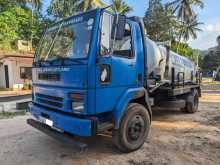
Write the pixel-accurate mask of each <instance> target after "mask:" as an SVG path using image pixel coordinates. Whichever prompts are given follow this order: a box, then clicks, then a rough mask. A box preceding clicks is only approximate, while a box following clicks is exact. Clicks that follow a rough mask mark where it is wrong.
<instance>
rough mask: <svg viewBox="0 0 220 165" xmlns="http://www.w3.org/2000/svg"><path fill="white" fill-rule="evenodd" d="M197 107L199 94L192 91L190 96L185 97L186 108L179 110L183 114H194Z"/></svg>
mask: <svg viewBox="0 0 220 165" xmlns="http://www.w3.org/2000/svg"><path fill="white" fill-rule="evenodd" d="M198 107H199V94H198V91H197V90H193V91H192V92H191V94H189V95H188V96H187V97H186V106H185V107H184V108H183V109H181V110H182V111H183V112H187V113H195V112H196V111H198Z"/></svg>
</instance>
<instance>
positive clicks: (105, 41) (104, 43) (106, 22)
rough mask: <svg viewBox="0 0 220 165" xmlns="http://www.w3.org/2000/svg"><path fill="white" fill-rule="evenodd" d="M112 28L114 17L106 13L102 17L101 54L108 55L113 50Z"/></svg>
mask: <svg viewBox="0 0 220 165" xmlns="http://www.w3.org/2000/svg"><path fill="white" fill-rule="evenodd" d="M111 28H112V17H111V15H110V14H108V13H104V14H103V17H102V28H101V46H100V54H101V55H102V56H103V55H108V54H109V53H110V50H111Z"/></svg>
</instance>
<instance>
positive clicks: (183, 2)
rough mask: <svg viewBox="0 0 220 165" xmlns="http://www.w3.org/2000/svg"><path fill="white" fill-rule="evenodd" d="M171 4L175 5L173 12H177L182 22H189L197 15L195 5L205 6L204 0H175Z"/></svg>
mask: <svg viewBox="0 0 220 165" xmlns="http://www.w3.org/2000/svg"><path fill="white" fill-rule="evenodd" d="M169 5H171V6H173V8H174V10H173V13H176V14H177V18H178V19H179V20H181V21H182V22H187V21H189V20H190V19H192V18H193V17H194V16H195V12H194V11H193V6H199V7H200V8H203V7H204V3H203V1H202V0H174V1H173V2H171V3H169Z"/></svg>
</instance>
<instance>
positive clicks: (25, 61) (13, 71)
mask: <svg viewBox="0 0 220 165" xmlns="http://www.w3.org/2000/svg"><path fill="white" fill-rule="evenodd" d="M32 62H33V59H32V58H24V57H7V58H5V59H4V60H3V66H1V68H0V79H1V80H0V87H1V86H2V87H3V88H5V87H6V85H5V76H4V74H5V71H4V65H8V73H9V88H13V85H15V84H24V79H22V78H21V76H20V67H32Z"/></svg>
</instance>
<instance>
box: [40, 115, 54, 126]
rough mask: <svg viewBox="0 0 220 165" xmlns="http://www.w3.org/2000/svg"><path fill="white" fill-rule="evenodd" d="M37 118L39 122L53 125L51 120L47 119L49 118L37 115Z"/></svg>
mask: <svg viewBox="0 0 220 165" xmlns="http://www.w3.org/2000/svg"><path fill="white" fill-rule="evenodd" d="M39 120H40V122H42V123H44V124H46V125H48V126H50V127H52V126H53V121H52V120H49V119H46V118H44V117H39Z"/></svg>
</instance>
